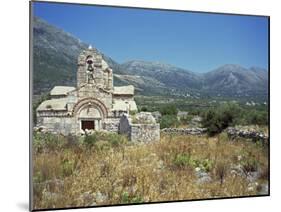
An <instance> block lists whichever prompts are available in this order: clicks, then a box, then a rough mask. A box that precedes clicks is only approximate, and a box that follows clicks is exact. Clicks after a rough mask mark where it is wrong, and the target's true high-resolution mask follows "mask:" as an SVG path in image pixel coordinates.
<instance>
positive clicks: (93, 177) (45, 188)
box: [33, 133, 268, 209]
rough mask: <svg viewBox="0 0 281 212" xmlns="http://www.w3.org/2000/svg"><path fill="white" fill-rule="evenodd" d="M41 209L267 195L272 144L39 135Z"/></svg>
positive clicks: (37, 202) (36, 162)
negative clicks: (269, 151)
mask: <svg viewBox="0 0 281 212" xmlns="http://www.w3.org/2000/svg"><path fill="white" fill-rule="evenodd" d="M33 140H34V141H33V194H34V201H33V203H34V205H33V206H34V209H40V208H61V207H81V206H82V207H83V206H94V205H110V204H130V203H144V202H158V201H173V200H191V199H205V198H219V197H238V196H251V195H262V194H267V192H268V191H267V189H265V187H266V186H267V183H268V147H267V146H266V145H263V144H261V143H254V142H251V141H248V140H236V141H230V140H229V139H228V137H227V135H226V134H224V133H221V134H220V135H218V136H215V137H206V136H186V135H185V136H175V135H174V136H173V135H162V136H161V141H160V142H155V143H150V144H132V143H130V142H129V141H127V139H126V138H125V137H123V136H120V135H117V134H109V133H96V134H94V135H91V136H87V137H71V136H61V135H51V134H40V133H34V139H33Z"/></svg>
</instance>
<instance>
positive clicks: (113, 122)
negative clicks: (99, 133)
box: [103, 118, 119, 133]
mask: <svg viewBox="0 0 281 212" xmlns="http://www.w3.org/2000/svg"><path fill="white" fill-rule="evenodd" d="M103 125H104V130H106V131H109V132H116V133H118V131H119V118H108V119H105V120H104V123H103Z"/></svg>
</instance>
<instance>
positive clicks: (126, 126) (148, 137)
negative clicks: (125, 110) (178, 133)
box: [119, 113, 160, 143]
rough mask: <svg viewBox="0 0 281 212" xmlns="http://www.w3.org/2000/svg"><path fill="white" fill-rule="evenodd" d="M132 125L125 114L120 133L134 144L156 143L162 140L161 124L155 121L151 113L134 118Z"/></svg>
mask: <svg viewBox="0 0 281 212" xmlns="http://www.w3.org/2000/svg"><path fill="white" fill-rule="evenodd" d="M137 121H139V122H142V123H132V120H131V118H130V117H128V115H127V114H123V116H122V117H121V118H120V126H119V133H120V134H124V135H127V136H128V138H129V140H131V141H132V142H145V143H148V142H154V141H159V140H160V124H158V123H156V122H155V119H154V118H153V117H152V115H151V114H150V113H139V114H137V115H136V117H134V122H137Z"/></svg>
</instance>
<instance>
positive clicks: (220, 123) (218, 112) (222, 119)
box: [202, 103, 268, 136]
mask: <svg viewBox="0 0 281 212" xmlns="http://www.w3.org/2000/svg"><path fill="white" fill-rule="evenodd" d="M202 118H203V119H202V126H203V127H205V128H207V132H208V134H209V135H210V136H212V135H215V134H217V133H220V132H222V131H223V130H224V129H226V128H227V127H229V126H233V125H267V124H268V113H267V111H260V110H254V109H253V110H249V109H245V108H242V107H241V106H239V105H238V104H234V103H228V104H224V105H222V106H219V107H216V108H212V109H209V110H207V111H205V112H204V113H203V117H202Z"/></svg>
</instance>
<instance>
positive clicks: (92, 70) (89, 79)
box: [77, 47, 104, 88]
mask: <svg viewBox="0 0 281 212" xmlns="http://www.w3.org/2000/svg"><path fill="white" fill-rule="evenodd" d="M102 60H103V59H102V56H101V55H100V54H99V53H98V52H97V50H96V49H94V48H91V47H89V48H88V49H87V50H84V51H83V52H82V53H81V54H80V55H79V57H78V70H77V87H78V88H80V87H81V86H83V85H86V84H92V85H94V86H97V87H103V76H104V74H103V72H104V71H103V67H102Z"/></svg>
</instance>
